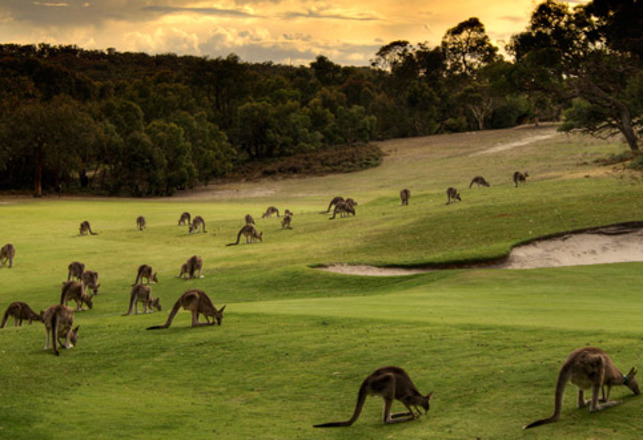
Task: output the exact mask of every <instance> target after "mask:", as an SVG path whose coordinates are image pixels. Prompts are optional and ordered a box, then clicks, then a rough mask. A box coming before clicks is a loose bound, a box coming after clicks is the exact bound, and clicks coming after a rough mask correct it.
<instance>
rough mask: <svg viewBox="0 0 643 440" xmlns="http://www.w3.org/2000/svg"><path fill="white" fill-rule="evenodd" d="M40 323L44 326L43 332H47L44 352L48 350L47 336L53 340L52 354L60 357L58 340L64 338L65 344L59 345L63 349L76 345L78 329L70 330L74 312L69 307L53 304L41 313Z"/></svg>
mask: <svg viewBox="0 0 643 440" xmlns="http://www.w3.org/2000/svg"><path fill="white" fill-rule="evenodd" d="M42 321H43V323H44V324H45V332H47V344H46V345H45V350H49V335H50V334H51V338H52V339H53V344H54V353H55V354H56V356H60V352H59V351H58V346H57V343H59V338H65V343H64V344H60V345H62V346H64V347H65V348H72V347H73V346H74V345H76V343H78V328H79V327H80V326H76V328H72V326H73V325H74V311H73V310H72V309H71V307H67V306H64V305H62V304H55V305H53V306H50V307H49V308H48V309H47V310H45V311H44V312H43V313H42Z"/></svg>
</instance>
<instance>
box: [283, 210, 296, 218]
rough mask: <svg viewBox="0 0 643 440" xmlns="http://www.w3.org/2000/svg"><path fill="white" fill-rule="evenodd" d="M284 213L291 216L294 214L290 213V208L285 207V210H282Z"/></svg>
mask: <svg viewBox="0 0 643 440" xmlns="http://www.w3.org/2000/svg"><path fill="white" fill-rule="evenodd" d="M284 215H289V216H291V217H293V216H294V215H295V214H293V213H292V211H291V210H290V209H286V210H285V211H284Z"/></svg>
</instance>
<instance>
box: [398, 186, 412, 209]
mask: <svg viewBox="0 0 643 440" xmlns="http://www.w3.org/2000/svg"><path fill="white" fill-rule="evenodd" d="M410 199H411V190H410V189H406V188H404V189H403V190H402V191H400V200H401V201H402V205H408V204H409V200H410Z"/></svg>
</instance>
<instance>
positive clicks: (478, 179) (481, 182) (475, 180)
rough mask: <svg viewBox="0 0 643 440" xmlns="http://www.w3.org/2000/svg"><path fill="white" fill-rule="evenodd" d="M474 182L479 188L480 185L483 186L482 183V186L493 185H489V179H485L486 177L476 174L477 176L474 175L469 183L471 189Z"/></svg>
mask: <svg viewBox="0 0 643 440" xmlns="http://www.w3.org/2000/svg"><path fill="white" fill-rule="evenodd" d="M474 183H475V184H476V185H478V188H480V186H481V185H482V186H487V187H488V186H491V185H489V182H487V181H486V180H485V178H484V177H482V176H476V177H474V178H473V179H471V183H470V184H469V189H471V187H472V186H473V184H474Z"/></svg>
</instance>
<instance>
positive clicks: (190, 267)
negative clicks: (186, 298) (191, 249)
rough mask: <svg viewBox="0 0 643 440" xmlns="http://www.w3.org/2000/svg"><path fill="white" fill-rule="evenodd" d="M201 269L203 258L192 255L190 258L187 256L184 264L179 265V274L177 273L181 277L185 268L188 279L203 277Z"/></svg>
mask: <svg viewBox="0 0 643 440" xmlns="http://www.w3.org/2000/svg"><path fill="white" fill-rule="evenodd" d="M201 269H203V259H202V258H201V257H199V256H198V255H192V256H191V257H190V258H188V261H186V262H185V264H184V265H183V266H181V275H179V278H181V277H183V274H184V270H187V275H188V277H187V279H188V280H191V279H194V278H203V276H202V275H201ZM197 270H198V271H199V276H198V277H197V276H195V274H196V271H197Z"/></svg>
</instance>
